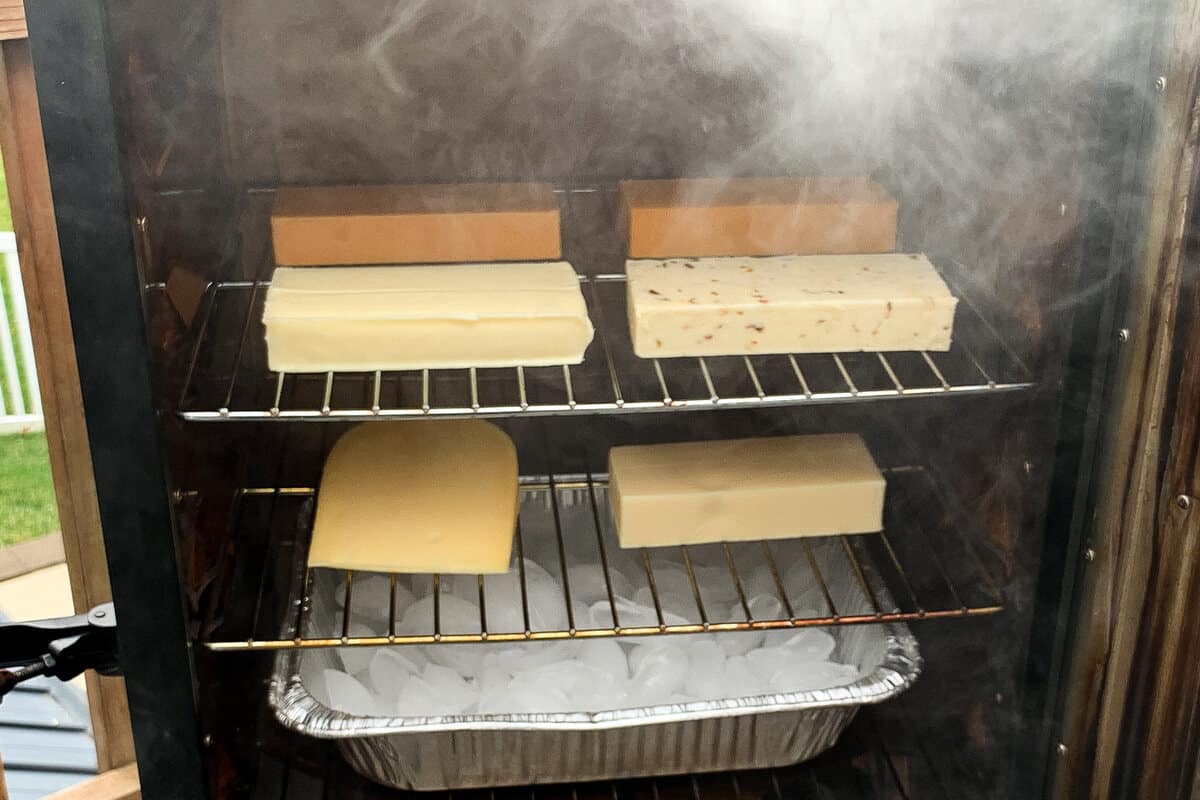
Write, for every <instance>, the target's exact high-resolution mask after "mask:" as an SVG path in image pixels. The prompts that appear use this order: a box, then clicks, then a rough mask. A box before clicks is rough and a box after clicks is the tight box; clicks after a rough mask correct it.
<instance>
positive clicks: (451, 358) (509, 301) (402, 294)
mask: <svg viewBox="0 0 1200 800" xmlns="http://www.w3.org/2000/svg"><path fill="white" fill-rule="evenodd" d="M263 325H264V327H265V329H266V340H267V364H268V366H269V367H270V369H272V370H274V371H276V372H337V371H351V372H353V371H373V370H401V369H426V368H428V369H439V368H461V367H516V366H526V367H533V366H553V365H558V364H578V363H579V362H580V361H582V360H583V354H584V351H585V350H586V349H587V346H588V344H589V343H590V342H591V340H592V323H591V321H590V320H589V319H588V314H587V305H586V303H585V302H584V299H583V293H582V291H580V288H579V278H578V276H577V275H576V273H575V270H574V269H573V268H572V267H571V265H570V264H567V263H565V262H548V263H529V264H446V265H423V266H414V267H329V268H323V269H305V268H296V269H293V268H289V267H279V268H277V269H276V270H275V275H274V277H273V278H272V280H271V286H270V288H268V289H267V299H266V304H265V307H264V310H263Z"/></svg>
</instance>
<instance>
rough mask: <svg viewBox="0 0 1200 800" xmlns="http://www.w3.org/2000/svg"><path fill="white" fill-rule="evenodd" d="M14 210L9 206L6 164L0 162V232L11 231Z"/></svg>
mask: <svg viewBox="0 0 1200 800" xmlns="http://www.w3.org/2000/svg"><path fill="white" fill-rule="evenodd" d="M12 229H13V226H12V208H11V207H10V206H9V205H8V183H6V182H5V180H4V162H3V161H0V231H11V230H12Z"/></svg>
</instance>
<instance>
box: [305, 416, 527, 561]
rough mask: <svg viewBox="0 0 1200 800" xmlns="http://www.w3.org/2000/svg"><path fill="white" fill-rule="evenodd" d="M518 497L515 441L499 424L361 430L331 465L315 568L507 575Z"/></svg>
mask: <svg viewBox="0 0 1200 800" xmlns="http://www.w3.org/2000/svg"><path fill="white" fill-rule="evenodd" d="M517 491H518V489H517V456H516V450H515V448H514V447H513V443H512V440H511V439H509V437H508V435H507V434H505V433H504V431H502V430H500V429H499V428H498V427H496V426H495V425H493V424H491V423H489V422H484V421H483V420H438V421H421V422H396V423H387V422H373V423H367V424H365V425H360V426H358V427H357V428H353V429H351V430H350V431H348V432H347V433H346V434H344V435H343V436H342V438H340V439H338V441H337V442H336V443H335V444H334V446H333V449H332V450H331V451H330V453H329V457H328V458H327V459H326V461H325V467H324V470H323V471H322V473H321V485H320V488H319V489H318V492H317V514H316V519H315V520H314V522H313V533H312V543H311V544H310V546H309V551H308V565H309V566H310V567H334V568H338V569H354V570H369V571H372V572H402V573H404V572H407V573H432V572H441V573H469V574H475V573H498V572H505V571H507V570H508V565H509V558H510V555H511V552H512V540H513V531H514V529H515V525H516V519H517Z"/></svg>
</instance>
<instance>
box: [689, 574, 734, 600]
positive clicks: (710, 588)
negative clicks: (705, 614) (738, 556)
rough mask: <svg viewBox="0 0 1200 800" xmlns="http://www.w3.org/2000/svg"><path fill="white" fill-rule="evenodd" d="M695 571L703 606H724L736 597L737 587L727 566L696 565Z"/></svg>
mask: <svg viewBox="0 0 1200 800" xmlns="http://www.w3.org/2000/svg"><path fill="white" fill-rule="evenodd" d="M695 571H696V582H697V583H698V584H699V585H700V597H701V598H702V599H703V600H704V604H705V606H709V607H721V608H724V607H725V606H727V605H729V604H730V603H732V602H733V601H734V600H736V599H737V587H736V586H734V583H733V575H732V574H731V573H730V572H729V568H728V566H725V567H721V566H711V567H696V568H695Z"/></svg>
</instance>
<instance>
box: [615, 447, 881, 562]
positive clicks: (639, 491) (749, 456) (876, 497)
mask: <svg viewBox="0 0 1200 800" xmlns="http://www.w3.org/2000/svg"><path fill="white" fill-rule="evenodd" d="M608 469H609V481H610V482H609V489H608V496H609V502H610V503H611V505H612V512H613V519H614V520H615V522H616V527H617V534H618V538H619V540H620V543H621V546H622V547H665V546H667V545H681V544H701V543H704V542H736V541H746V540H755V539H785V538H791V537H797V536H823V535H833V534H848V533H869V532H872V531H878V530H881V529H882V528H883V499H884V491H885V488H886V484H885V481H884V478H883V475H882V474H881V473H880V472H879V468H878V467H877V466H875V460H874V459H873V458H871V453H870V451H868V450H867V446H866V444H865V443H864V442H863V440H862V438H861V437H860V436H858V435H857V434H821V435H817V436H780V437H770V438H762V439H736V440H727V441H716V442H684V443H680V444H663V445H635V446H632V447H614V448H613V449H612V450H611V451H610V452H609V456H608Z"/></svg>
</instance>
